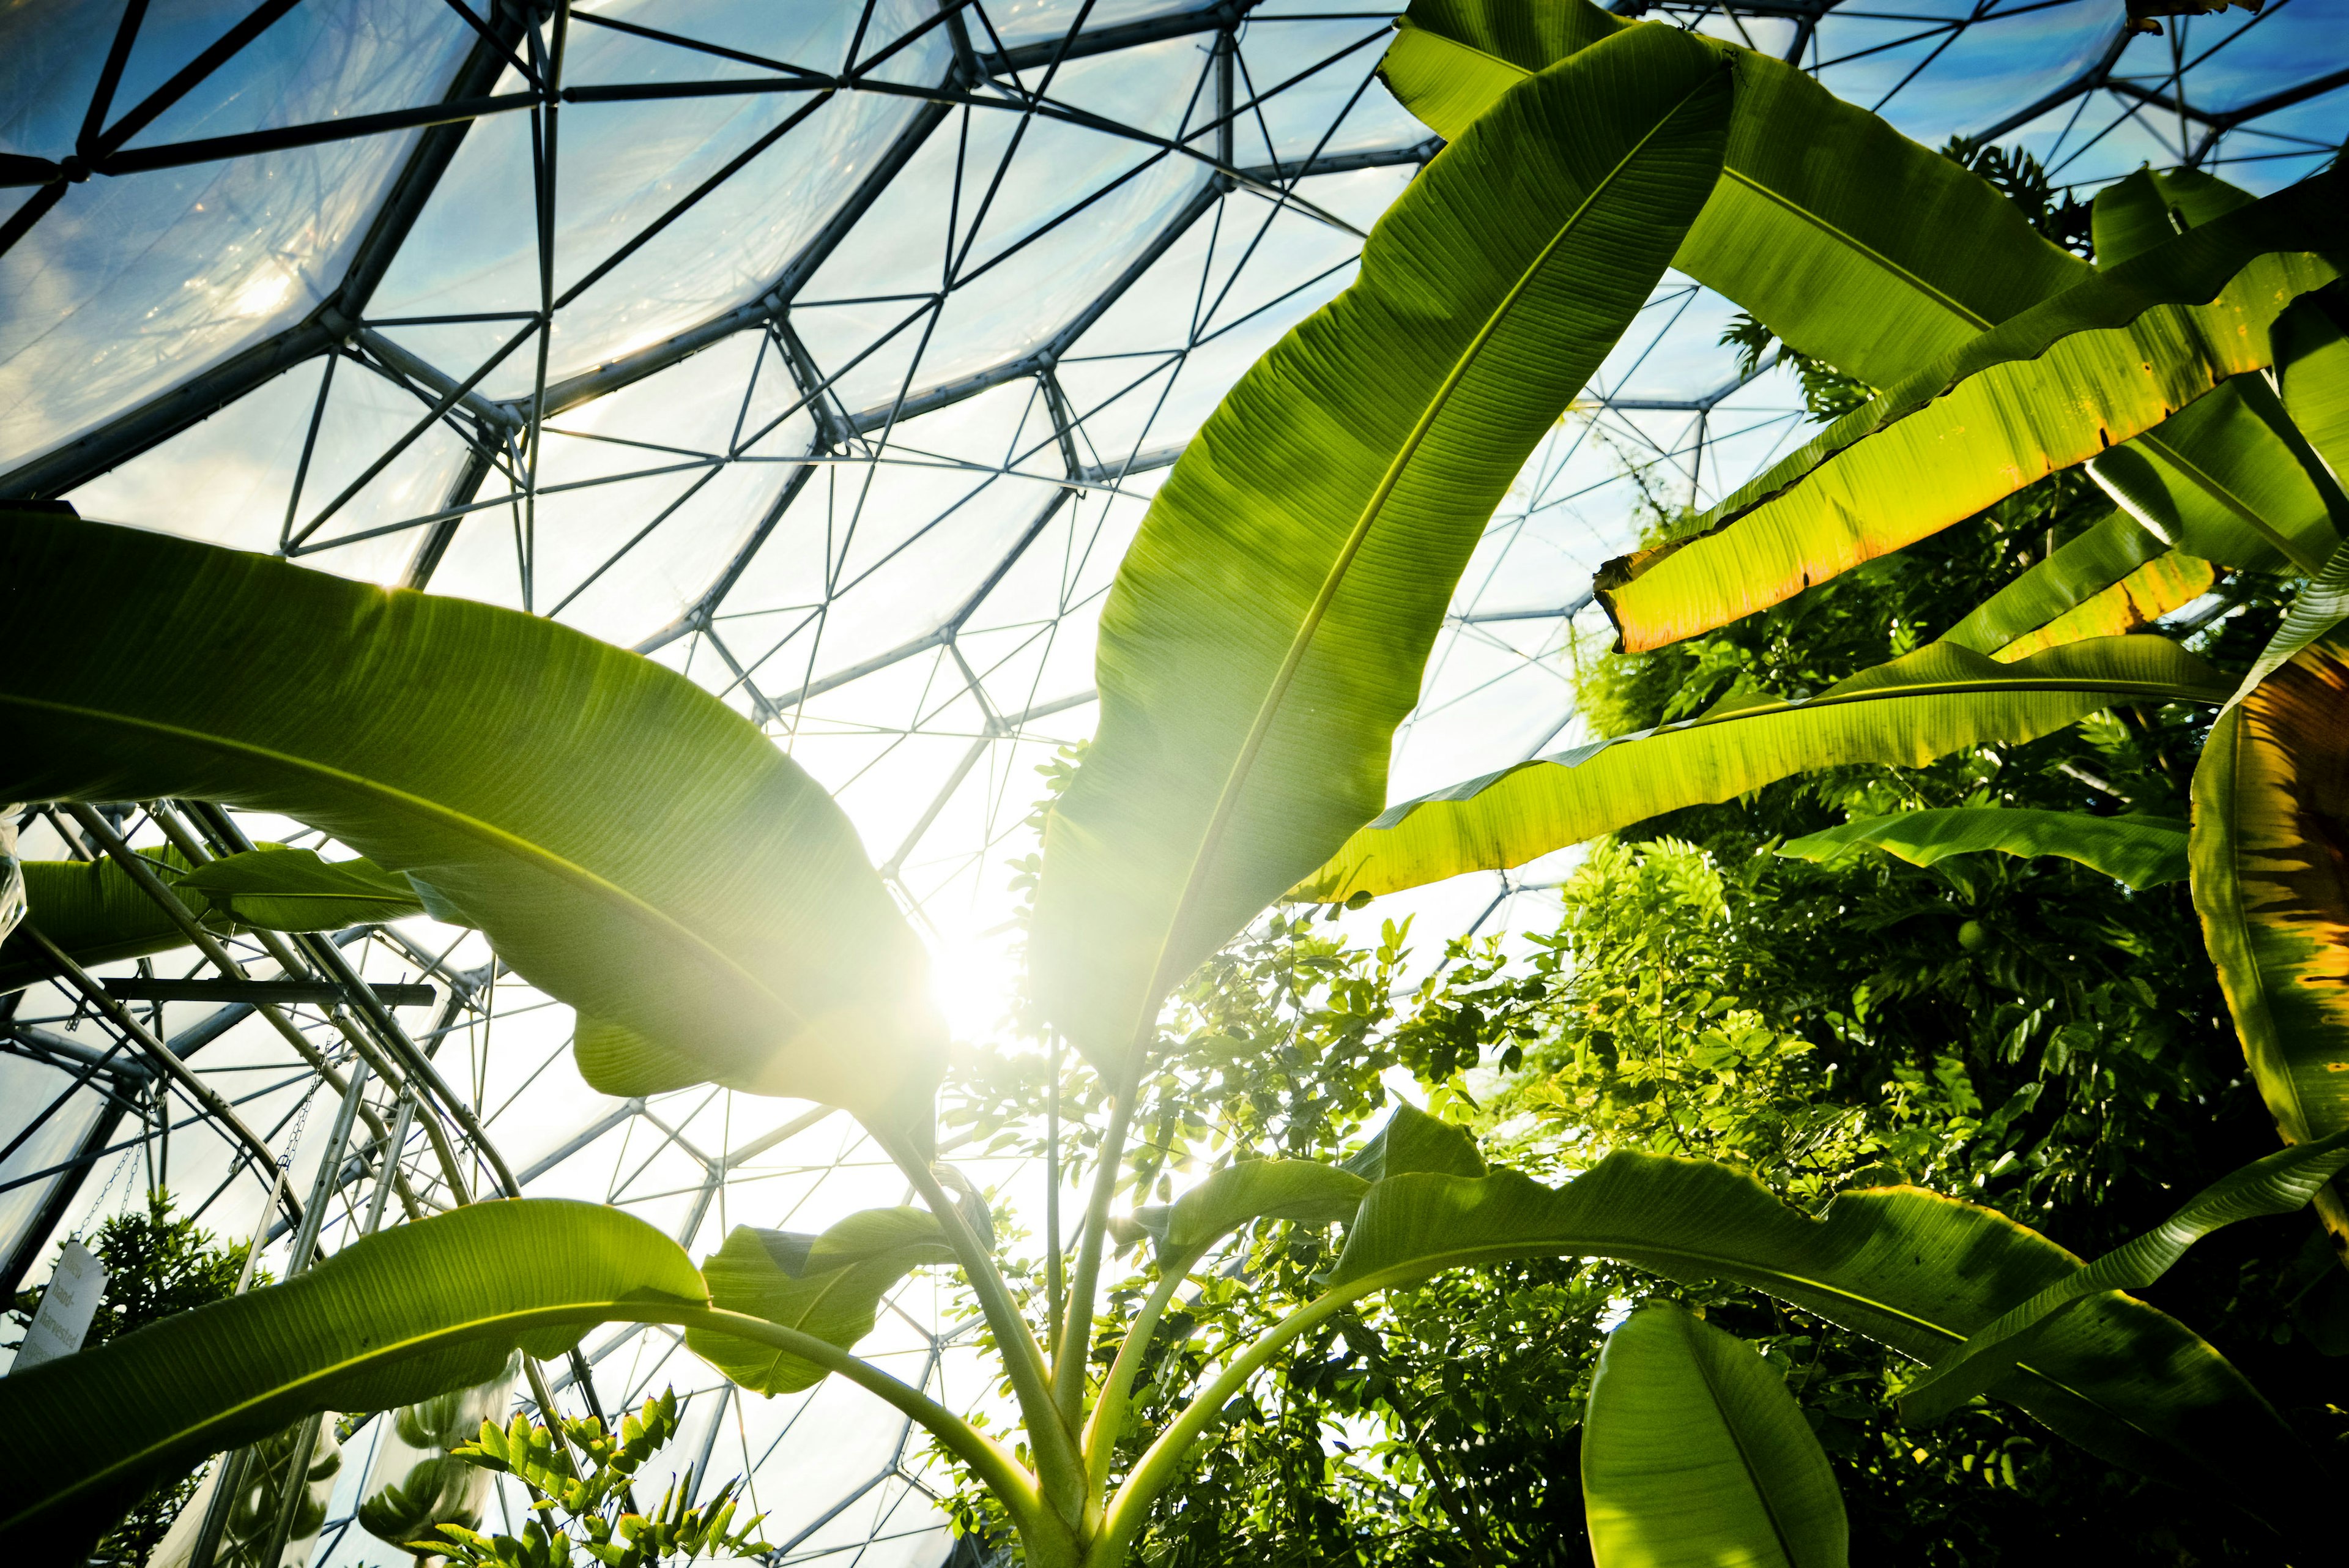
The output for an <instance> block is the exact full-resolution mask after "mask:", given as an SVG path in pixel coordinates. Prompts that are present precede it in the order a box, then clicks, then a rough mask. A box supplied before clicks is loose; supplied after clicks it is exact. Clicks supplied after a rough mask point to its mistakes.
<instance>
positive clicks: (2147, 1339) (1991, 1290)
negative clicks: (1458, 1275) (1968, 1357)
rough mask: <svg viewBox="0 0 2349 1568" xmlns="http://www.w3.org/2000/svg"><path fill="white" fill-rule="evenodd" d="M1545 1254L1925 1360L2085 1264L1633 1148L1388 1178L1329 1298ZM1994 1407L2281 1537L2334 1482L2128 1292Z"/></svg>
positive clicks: (1923, 1208) (2060, 1333) (2216, 1362)
mask: <svg viewBox="0 0 2349 1568" xmlns="http://www.w3.org/2000/svg"><path fill="white" fill-rule="evenodd" d="M1546 1254H1547V1255H1560V1254H1562V1255H1568V1256H1577V1257H1606V1258H1613V1259H1617V1260H1619V1261H1620V1262H1627V1263H1630V1264H1632V1265H1634V1266H1636V1267H1639V1268H1642V1269H1646V1270H1649V1271H1651V1272H1655V1273H1659V1274H1662V1275H1664V1276H1665V1277H1667V1278H1670V1279H1674V1280H1679V1281H1682V1282H1688V1283H1696V1282H1704V1281H1708V1280H1731V1281H1734V1282H1738V1283H1741V1284H1745V1285H1750V1286H1752V1287H1754V1289H1756V1290H1760V1291H1763V1292H1764V1293H1768V1294H1771V1295H1774V1296H1776V1297H1778V1298H1779V1299H1780V1300H1783V1301H1787V1302H1791V1303H1795V1305H1798V1306H1800V1307H1802V1308H1804V1309H1805V1310H1806V1311H1809V1312H1814V1313H1816V1314H1819V1315H1820V1316H1822V1317H1824V1318H1826V1319H1827V1320H1828V1321H1830V1322H1833V1323H1837V1324H1841V1325H1842V1326H1844V1327H1846V1328H1848V1329H1851V1330H1852V1331H1854V1332H1855V1333H1859V1334H1867V1335H1868V1336H1869V1337H1870V1338H1872V1339H1875V1340H1877V1341H1878V1342H1879V1343H1882V1344H1884V1345H1890V1346H1891V1347H1892V1348H1893V1349H1895V1350H1898V1351H1899V1352H1901V1353H1902V1354H1903V1355H1909V1356H1913V1357H1915V1358H1916V1359H1918V1360H1920V1361H1925V1362H1930V1361H1933V1360H1935V1359H1937V1358H1938V1357H1940V1356H1941V1355H1946V1354H1947V1353H1948V1352H1949V1351H1950V1350H1951V1349H1953V1348H1955V1347H1956V1346H1957V1345H1961V1344H1962V1343H1963V1342H1964V1341H1965V1340H1966V1339H1967V1338H1968V1337H1969V1336H1970V1335H1971V1334H1973V1333H1975V1332H1976V1331H1977V1330H1979V1329H1980V1328H1982V1326H1983V1325H1984V1324H1988V1323H1990V1322H1992V1320H1993V1319H1995V1318H1996V1317H1997V1316H1998V1314H2000V1313H2001V1312H2002V1310H2003V1309H2004V1308H2005V1307H2006V1305H2007V1304H2008V1303H2013V1302H2015V1301H2018V1300H2021V1299H2023V1298H2026V1297H2028V1296H2030V1295H2032V1294H2033V1293H2036V1292H2037V1291H2039V1290H2041V1289H2043V1288H2044V1287H2045V1286H2047V1285H2050V1284H2053V1283H2054V1282H2057V1281H2059V1280H2062V1279H2064V1278H2066V1277H2068V1276H2070V1275H2071V1274H2073V1273H2075V1272H2077V1271H2078V1270H2079V1268H2080V1262H2079V1260H2078V1259H2076V1258H2075V1257H2073V1256H2072V1254H2071V1253H2069V1252H2067V1251H2064V1249H2063V1248H2061V1247H2058V1246H2056V1245H2055V1244H2054V1242H2052V1241H2048V1240H2047V1239H2046V1238H2044V1237H2043V1236H2040V1235H2038V1234H2036V1233H2035V1232H2033V1231H2029V1230H2027V1229H2025V1228H2024V1227H2023V1226H2021V1225H2017V1224H2015V1223H2014V1222H2013V1221H2012V1220H2008V1219H2006V1218H2005V1217H2004V1216H2003V1215H2001V1214H1998V1213H1996V1212H1994V1211H1993V1210H1988V1209H1980V1208H1976V1207H1975V1206H1973V1205H1972V1204H1969V1203H1961V1202H1959V1201H1957V1200H1956V1199H1949V1198H1943V1197H1940V1195H1938V1194H1936V1193H1931V1192H1927V1191H1925V1190H1923V1189H1919V1188H1913V1187H1909V1188H1876V1189H1865V1190H1858V1191H1851V1192H1846V1193H1843V1194H1842V1195H1840V1196H1839V1197H1837V1199H1835V1201H1834V1202H1833V1203H1832V1204H1831V1205H1829V1207H1828V1209H1827V1210H1826V1215H1825V1216H1824V1217H1823V1218H1820V1219H1816V1220H1815V1219H1812V1218H1810V1217H1808V1216H1806V1215H1804V1214H1801V1213H1798V1212H1797V1211H1795V1210H1792V1209H1789V1208H1787V1207H1786V1206H1785V1205H1784V1204H1782V1203H1780V1202H1779V1201H1778V1200H1777V1199H1775V1198H1774V1197H1773V1196H1771V1194H1770V1192H1769V1190H1768V1189H1765V1188H1764V1187H1763V1186H1762V1184H1761V1183H1760V1182H1758V1181H1755V1180H1754V1179H1753V1178H1751V1177H1749V1176H1744V1175H1741V1174H1739V1173H1737V1172H1736V1171H1733V1170H1732V1169H1730V1168H1728V1167H1726V1166H1722V1165H1716V1164H1713V1163H1712V1162H1710V1161H1703V1160H1688V1159H1676V1158H1671V1157H1668V1156H1663V1155H1651V1154H1642V1153H1636V1152H1630V1151H1625V1152H1620V1153H1617V1154H1612V1155H1609V1157H1607V1158H1605V1159H1603V1160H1601V1161H1600V1162H1599V1164H1598V1165H1596V1166H1594V1167H1593V1168H1591V1169H1590V1170H1589V1171H1588V1173H1587V1174H1585V1175H1583V1176H1581V1177H1578V1178H1577V1179H1574V1180H1572V1181H1570V1182H1568V1183H1567V1184H1566V1185H1565V1186H1564V1187H1562V1188H1556V1189H1552V1188H1547V1187H1543V1186H1541V1185H1540V1184H1538V1183H1537V1182H1534V1181H1532V1180H1529V1179H1526V1177H1524V1176H1521V1175H1519V1174H1517V1173H1516V1172H1515V1171H1509V1170H1498V1171H1495V1172H1494V1173H1493V1174H1492V1175H1490V1176H1486V1177H1483V1178H1465V1177H1456V1176H1438V1175H1431V1174H1420V1175H1411V1176H1400V1177H1394V1178H1391V1179H1388V1180H1386V1181H1383V1182H1381V1183H1379V1184H1378V1185H1377V1186H1375V1187H1373V1188H1372V1189H1371V1192H1370V1195H1369V1196H1368V1197H1367V1198H1365V1199H1363V1201H1362V1208H1361V1213H1360V1214H1359V1215H1358V1216H1357V1217H1356V1219H1355V1221H1354V1225H1353V1228H1352V1229H1351V1231H1350V1232H1349V1233H1348V1235H1347V1238H1346V1248H1345V1251H1344V1252H1343V1253H1342V1254H1341V1255H1340V1259H1339V1262H1338V1267H1337V1269H1336V1271H1335V1272H1334V1273H1333V1274H1332V1276H1331V1280H1330V1283H1331V1285H1332V1287H1340V1286H1347V1285H1354V1286H1357V1287H1361V1288H1365V1289H1367V1288H1373V1287H1375V1286H1376V1285H1379V1284H1381V1283H1402V1282H1408V1281H1411V1280H1416V1279H1423V1278H1425V1277H1427V1276H1428V1275H1430V1274H1433V1273H1436V1272H1442V1271H1443V1270H1445V1269H1450V1268H1458V1267H1463V1266H1465V1265H1470V1264H1475V1263H1484V1262H1496V1261H1499V1260H1502V1259H1505V1258H1513V1257H1530V1256H1537V1255H1546ZM1991 1392H1992V1394H1994V1395H1995V1396H1996V1397H1999V1398H2002V1399H2005V1400H2008V1401H2009V1402H2011V1403H2013V1404H2015V1405H2018V1406H2020V1407H2023V1409H2025V1410H2027V1411H2029V1412H2030V1413H2031V1414H2032V1415H2033V1416H2034V1417H2037V1418H2038V1419H2039V1420H2041V1421H2043V1422H2044V1423H2045V1424H2046V1425H2048V1426H2049V1427H2051V1428H2054V1429H2055V1430H2056V1431H2057V1432H2059V1433H2061V1434H2062V1435H2063V1436H2064V1437H2066V1438H2070V1439H2071V1440H2072V1441H2074V1442H2076V1443H2078V1444H2080V1445H2081V1446H2082V1447H2084V1448H2086V1449H2089V1450H2090V1451H2092V1452H2094V1453H2096V1454H2099V1455H2102V1456H2103V1457H2104V1458H2106V1459H2110V1460H2112V1461H2113V1462H2115V1463H2116V1464H2122V1465H2127V1466H2129V1467H2130V1468H2132V1469H2137V1470H2141V1471H2143V1472H2145V1473H2147V1474H2149V1475H2156V1476H2162V1477H2165V1478H2168V1479H2170V1480H2178V1481H2179V1482H2180V1483H2181V1484H2187V1485H2201V1486H2208V1485H2209V1484H2210V1480H2211V1477H2212V1476H2213V1475H2214V1474H2215V1475H2217V1476H2218V1477H2220V1479H2221V1480H2223V1481H2224V1482H2226V1483H2227V1484H2229V1485H2230V1486H2232V1487H2233V1488H2235V1489H2236V1492H2237V1495H2238V1496H2239V1497H2240V1498H2241V1499H2242V1500H2244V1504H2245V1506H2246V1507H2248V1508H2250V1509H2251V1511H2254V1512H2257V1513H2260V1514H2261V1515H2262V1516H2263V1517H2266V1518H2268V1519H2270V1521H2271V1522H2278V1523H2281V1522H2282V1521H2289V1520H2294V1519H2296V1518H2297V1508H2298V1503H2297V1501H2296V1499H2297V1498H2298V1497H2301V1496H2318V1495H2323V1493H2322V1491H2321V1490H2305V1489H2310V1488H2321V1486H2322V1482H2321V1481H2319V1480H2317V1479H2316V1472H2315V1470H2314V1468H2313V1464H2312V1462H2311V1461H2310V1460H2309V1459H2308V1457H2307V1455H2306V1453H2305V1452H2304V1451H2303V1450H2302V1448H2301V1446H2300V1444H2299V1441H2298V1439H2297V1438H2296V1437H2294V1435H2293V1434H2292V1431H2291V1429H2290V1428H2287V1427H2286V1426H2285V1425H2284V1423H2283V1421H2282V1418H2281V1417H2278V1416H2277V1415H2276V1413H2275V1411H2274V1410H2273V1409H2271V1408H2270V1407H2269V1406H2268V1405H2267V1403H2266V1401H2264V1400H2263V1399H2261V1397H2259V1395H2258V1394H2257V1393H2256V1392H2255V1391H2254V1390H2253V1389H2252V1388H2251V1385H2250V1384H2249V1383H2247V1382H2245V1381H2244V1379H2243V1377H2242V1376H2241V1374H2240V1373H2239V1372H2237V1371H2236V1370H2235V1369H2234V1367H2233V1366H2230V1365H2229V1363H2228V1362H2227V1361H2226V1359H2225V1358H2224V1357H2222V1356H2221V1355H2220V1354H2219V1353H2218V1352H2217V1351H2216V1350H2214V1349H2212V1348H2211V1347H2210V1346H2209V1345H2207V1344H2205V1343H2204V1342H2203V1341H2202V1340H2200V1339H2199V1338H2198V1337H2196V1335H2195V1334H2193V1333H2192V1332H2191V1331H2190V1330H2189V1329H2188V1328H2187V1327H2186V1326H2185V1325H2184V1324H2180V1323H2178V1321H2177V1320H2176V1319H2174V1318H2171V1317H2169V1316H2168V1315H2167V1314H2163V1313H2160V1312H2158V1311H2156V1310H2155V1309H2154V1308H2152V1307H2149V1306H2147V1305H2146V1304H2145V1303H2142V1302H2138V1301H2136V1300H2133V1299H2131V1298H2130V1297H2127V1296H2125V1295H2119V1294H2106V1295H2100V1296H2097V1297H2095V1298H2094V1299H2093V1300H2091V1301H2089V1302H2088V1303H2085V1304H2084V1305H2083V1306H2081V1307H2080V1308H2078V1309H2077V1310H2075V1311H2074V1312H2071V1313H2067V1314H2064V1317H2062V1318H2061V1319H2060V1320H2058V1321H2057V1322H2056V1323H2054V1324H2051V1325H2050V1326H2049V1328H2048V1331H2047V1333H2046V1335H2045V1337H2044V1339H2043V1340H2042V1341H2041V1342H2040V1343H2039V1344H2037V1345H2034V1346H2033V1348H2032V1353H2031V1358H2030V1360H2029V1362H2028V1363H2027V1364H2025V1365H2022V1366H2015V1367H2012V1368H2009V1369H2008V1370H2007V1371H2005V1372H2004V1373H2002V1375H2001V1376H2000V1378H1999V1379H1998V1381H1997V1382H1996V1383H1994V1384H1992V1388H1991Z"/></svg>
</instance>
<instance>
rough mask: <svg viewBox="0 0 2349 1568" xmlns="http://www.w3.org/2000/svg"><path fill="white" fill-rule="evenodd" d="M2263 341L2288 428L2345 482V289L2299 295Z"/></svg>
mask: <svg viewBox="0 0 2349 1568" xmlns="http://www.w3.org/2000/svg"><path fill="white" fill-rule="evenodd" d="M2268 337H2269V341H2270V346H2271V348H2273V349H2274V351H2275V374H2276V389H2277V390H2278V391H2279V392H2280V393H2282V398H2283V406H2284V408H2285V409H2286V410H2288V411H2289V412H2290V413H2291V415H2292V426H2293V428H2294V429H2296V430H2298V431H2300V433H2301V434H2302V436H2303V437H2305V438H2306V439H2307V441H2308V444H2309V445H2310V446H2311V447H2312V448H2313V449H2314V450H2315V452H2316V454H2317V455H2318V456H2319V457H2320V458H2321V459H2323V462H2324V465H2325V468H2326V470H2327V472H2330V473H2331V474H2332V476H2333V479H2334V480H2335V481H2336V482H2344V481H2349V287H2344V286H2343V285H2341V284H2337V283H2336V284H2333V285H2332V286H2329V287H2326V288H2320V289H2318V290H2317V291H2316V292H2315V293H2313V294H2306V295H2302V296H2301V297H2300V298H2298V299H2296V300H2294V301H2292V306H2291V307H2290V308H2289V309H2287V310H2285V312H2284V313H2283V314H2282V316H2279V317H2276V320H2275V326H2274V327H2271V328H2270V329H2269V333H2268Z"/></svg>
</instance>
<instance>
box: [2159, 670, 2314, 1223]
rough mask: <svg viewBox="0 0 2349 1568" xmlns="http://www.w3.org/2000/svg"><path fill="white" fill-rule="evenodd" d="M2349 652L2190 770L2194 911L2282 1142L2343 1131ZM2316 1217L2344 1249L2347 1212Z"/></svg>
mask: <svg viewBox="0 0 2349 1568" xmlns="http://www.w3.org/2000/svg"><path fill="white" fill-rule="evenodd" d="M2344 838H2349V638H2344V634H2342V633H2341V632H2339V631H2334V632H2333V633H2331V634H2329V635H2328V636H2326V637H2324V638H2323V639H2319V640H2317V641H2314V642H2312V643H2311V644H2309V645H2308V646H2307V647H2306V648H2304V649H2302V650H2301V651H2300V652H2299V653H2297V654H2295V655H2294V656H2293V657H2292V659H2290V660H2288V661H2287V662H2285V663H2284V664H2282V666H2281V667H2279V668H2278V669H2276V670H2275V671H2274V672H2273V673H2272V674H2271V675H2269V676H2268V677H2267V679H2266V680H2264V681H2262V682H2261V684H2260V685H2259V686H2258V687H2256V688H2255V689H2253V690H2252V691H2251V692H2250V693H2249V694H2248V695H2247V696H2245V697H2244V698H2243V699H2242V701H2241V702H2240V704H2239V705H2238V706H2237V707H2235V708H2234V709H2232V710H2231V711H2229V712H2227V713H2226V714H2225V715H2224V716H2223V717H2221V718H2220V721H2219V722H2218V723H2216V724H2214V725H2213V726H2211V730H2210V738H2209V742H2206V743H2205V745H2204V746H2203V750H2202V759H2201V761H2200V763H2199V764H2197V766H2196V768H2195V770H2194V828H2193V837H2192V855H2193V866H2194V907H2195V909H2196V911H2197V912H2198V913H2199V915H2200V916H2201V919H2202V935H2203V940H2204V941H2205V943H2206V944H2207V945H2208V947H2209V952H2210V959H2211V961H2212V962H2213V963H2214V964H2216V965H2217V966H2218V971H2219V983H2220V988H2221V989H2222V990H2223V991H2224V992H2225V993H2226V997H2227V1006H2228V1010H2229V1011H2230V1012H2231V1013H2232V1014H2233V1015H2234V1020H2235V1032H2236V1033H2237V1034H2238V1035H2239V1036H2240V1038H2241V1040H2242V1043H2243V1054H2244V1055H2245V1056H2246V1057H2247V1058H2248V1059H2249V1060H2250V1063H2251V1075H2252V1077H2253V1079H2254V1080H2255V1081H2256V1082H2257V1083H2258V1085H2259V1087H2260V1095H2261V1098H2263V1099H2264V1100H2265V1101H2266V1102H2267V1107H2268V1112H2269V1114H2270V1115H2271V1116H2274V1117H2275V1122H2276V1128H2277V1130H2278V1131H2279V1132H2280V1133H2282V1136H2283V1138H2284V1141H2285V1142H2287V1143H2294V1144H2307V1143H2313V1142H2315V1141H2316V1140H2318V1139H2320V1138H2324V1137H2330V1136H2332V1135H2333V1134H2334V1133H2337V1132H2340V1131H2342V1130H2343V1129H2344V1128H2349V880H2344V867H2343V862H2342V857H2341V853H2340V850H2339V847H2338V846H2340V845H2341V844H2342V843H2343V842H2344ZM2315 1203H2316V1210H2317V1212H2318V1214H2319V1215H2320V1216H2322V1217H2323V1220H2324V1221H2325V1223H2326V1224H2327V1225H2329V1226H2330V1227H2332V1229H2333V1231H2334V1233H2335V1234H2336V1235H2337V1236H2340V1237H2342V1238H2343V1239H2344V1241H2349V1206H2344V1203H2343V1201H2342V1199H2341V1197H2340V1194H2339V1193H2338V1191H2337V1190H2336V1189H2334V1188H2333V1187H2331V1186H2327V1187H2326V1188H2325V1189H2323V1190H2322V1191H2320V1192H2319V1193H2318V1194H2317V1196H2316V1199H2315Z"/></svg>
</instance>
